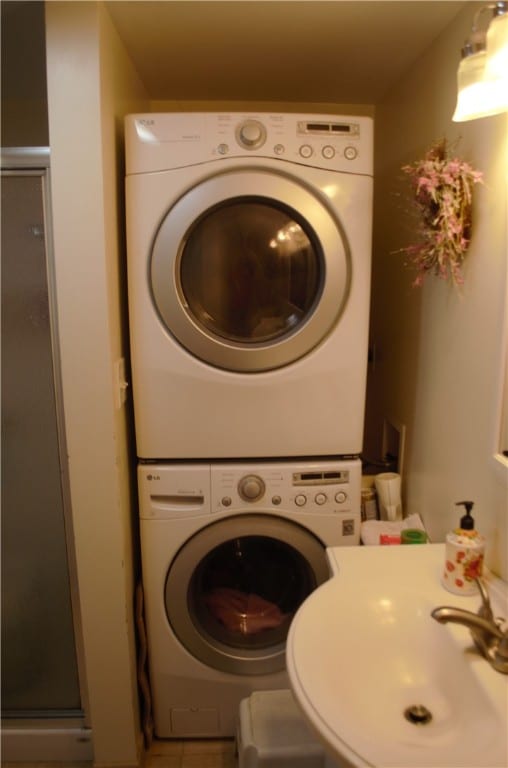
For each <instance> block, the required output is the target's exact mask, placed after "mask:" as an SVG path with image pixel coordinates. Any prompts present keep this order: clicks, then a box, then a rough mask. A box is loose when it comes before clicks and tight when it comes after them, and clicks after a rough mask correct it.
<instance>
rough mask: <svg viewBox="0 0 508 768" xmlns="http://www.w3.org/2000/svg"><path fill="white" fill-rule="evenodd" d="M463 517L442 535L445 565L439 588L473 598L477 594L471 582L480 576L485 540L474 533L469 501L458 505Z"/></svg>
mask: <svg viewBox="0 0 508 768" xmlns="http://www.w3.org/2000/svg"><path fill="white" fill-rule="evenodd" d="M457 506H463V507H465V510H466V514H465V515H463V517H461V518H460V527H459V528H455V530H453V531H450V532H449V533H448V534H447V535H446V542H445V565H444V570H443V577H442V580H441V581H442V584H443V586H444V587H445V588H446V589H447V590H449V591H450V592H454V593H455V594H456V595H474V594H476V593H477V592H478V587H477V586H476V583H475V579H476V578H478V577H479V576H481V575H482V572H483V559H484V555H485V539H484V537H483V536H481V535H480V534H479V533H478V531H477V530H476V529H475V525H474V519H473V517H472V515H471V510H472V509H473V502H472V501H458V502H457Z"/></svg>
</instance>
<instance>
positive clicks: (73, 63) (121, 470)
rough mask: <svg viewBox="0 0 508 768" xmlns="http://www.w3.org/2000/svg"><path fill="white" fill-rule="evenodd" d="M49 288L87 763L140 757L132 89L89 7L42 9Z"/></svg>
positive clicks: (122, 57) (106, 23) (115, 43)
mask: <svg viewBox="0 0 508 768" xmlns="http://www.w3.org/2000/svg"><path fill="white" fill-rule="evenodd" d="M46 12H47V17H46V21H47V30H46V34H47V50H48V56H47V69H48V107H49V130H50V145H51V163H52V207H53V218H54V252H55V266H56V292H57V301H58V321H59V329H60V345H61V347H60V351H61V364H62V378H63V394H64V410H65V418H66V430H67V446H68V452H69V473H70V485H71V505H72V517H73V527H74V533H75V542H76V560H77V571H78V582H79V597H80V607H81V614H82V623H83V640H84V650H85V666H86V678H87V683H88V697H89V715H90V721H91V726H92V730H93V743H94V752H95V764H96V765H97V766H102V765H112V764H121V765H122V766H128V765H135V764H137V760H138V753H139V731H140V725H139V712H138V705H137V693H136V675H135V642H134V630H133V603H134V586H135V584H134V579H135V576H134V573H135V568H134V558H133V541H134V531H135V512H134V507H133V504H132V503H131V478H130V472H131V470H130V466H131V465H130V463H129V449H128V429H129V427H128V423H129V422H128V413H127V410H126V407H125V406H122V407H120V406H119V403H118V401H117V391H116V387H115V376H114V364H115V361H117V360H118V359H119V358H120V357H121V356H125V355H126V354H127V353H126V349H127V340H126V334H125V331H124V329H123V324H122V319H123V317H124V314H125V311H124V307H123V300H122V298H121V297H122V296H123V294H124V291H123V286H122V278H121V275H122V274H123V273H124V268H123V258H124V249H123V243H122V237H121V235H120V234H119V233H120V232H122V231H123V225H122V217H123V213H122V210H121V208H120V200H121V195H120V194H119V191H120V186H121V183H122V178H123V166H122V163H121V157H122V149H121V144H120V135H121V117H122V115H123V114H124V113H125V112H128V111H131V110H132V109H146V105H147V102H146V101H145V100H144V90H143V87H142V85H141V83H140V82H139V79H138V77H137V74H136V72H135V71H134V70H133V68H132V66H131V64H130V61H129V59H128V57H127V55H126V53H125V51H124V50H123V48H122V46H121V44H120V42H119V40H118V38H117V35H116V32H115V30H114V28H113V27H112V25H111V23H110V20H109V16H108V15H107V13H106V12H105V11H104V9H103V8H102V6H100V5H97V4H96V3H80V2H73V3H68V2H50V3H48V4H47V9H46Z"/></svg>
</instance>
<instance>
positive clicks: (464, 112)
mask: <svg viewBox="0 0 508 768" xmlns="http://www.w3.org/2000/svg"><path fill="white" fill-rule="evenodd" d="M485 62H486V53H485V51H477V52H476V53H472V54H470V55H469V56H466V57H465V58H464V59H462V60H461V62H460V64H459V69H458V72H457V87H458V95H457V105H456V107H455V112H454V114H453V117H452V120H453V121H454V122H455V123H462V122H464V121H466V120H475V119H476V118H478V117H486V116H487V115H493V114H495V113H496V111H497V110H496V106H495V103H494V96H493V93H492V88H491V85H490V83H489V82H488V81H487V80H486V79H485Z"/></svg>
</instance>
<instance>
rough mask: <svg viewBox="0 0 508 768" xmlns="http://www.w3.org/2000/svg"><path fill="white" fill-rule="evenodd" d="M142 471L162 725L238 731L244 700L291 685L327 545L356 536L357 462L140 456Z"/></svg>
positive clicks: (144, 545)
mask: <svg viewBox="0 0 508 768" xmlns="http://www.w3.org/2000/svg"><path fill="white" fill-rule="evenodd" d="M138 481H139V493H140V517H141V520H140V526H141V554H142V571H143V587H144V596H145V609H146V622H147V635H148V651H149V663H150V679H151V689H152V696H153V708H154V719H155V730H156V734H157V735H158V736H159V737H217V736H233V735H234V732H235V726H236V723H237V719H238V707H239V703H240V701H241V699H242V698H245V697H246V696H249V695H250V693H252V691H254V690H264V689H272V688H285V687H288V680H287V676H286V671H285V645H286V635H287V632H288V629H289V625H290V623H291V620H292V617H293V615H294V613H295V612H296V610H297V609H298V608H299V606H300V605H301V603H302V602H303V600H304V599H305V598H306V597H307V596H308V595H309V594H310V593H311V592H312V591H313V589H314V588H315V587H316V586H318V585H319V584H321V583H322V582H323V581H325V580H326V579H327V578H328V576H329V571H328V565H327V561H326V556H325V548H326V547H327V546H340V545H353V544H358V542H359V526H360V486H361V465H360V461H359V460H358V459H355V460H350V461H326V462H323V461H320V462H305V463H303V462H302V463H296V462H295V463H289V462H283V461H281V462H277V461H271V462H266V463H252V464H251V463H249V464H242V463H230V464H207V463H199V462H196V463H193V464H189V463H181V464H180V463H176V464H174V465H170V464H142V465H140V466H139V468H138Z"/></svg>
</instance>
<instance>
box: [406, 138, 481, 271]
mask: <svg viewBox="0 0 508 768" xmlns="http://www.w3.org/2000/svg"><path fill="white" fill-rule="evenodd" d="M449 151H450V149H449V146H448V142H447V140H446V139H441V140H440V141H438V142H436V143H435V144H434V145H433V146H432V147H431V148H430V149H429V151H428V152H427V153H426V154H425V156H424V158H423V160H418V161H416V162H414V163H412V164H411V165H404V166H402V170H403V171H404V173H407V174H408V176H409V177H410V180H411V187H412V190H413V195H414V197H413V201H414V204H415V207H416V210H417V214H418V229H417V234H418V240H417V242H416V243H415V244H414V245H408V246H406V247H405V248H402V249H401V250H402V253H405V254H406V256H407V257H408V259H409V261H410V263H411V264H412V266H413V267H414V268H415V269H416V278H415V280H414V282H413V285H415V286H420V285H422V284H423V282H424V280H425V278H426V277H427V275H429V274H434V275H436V276H437V277H439V278H441V279H443V280H451V281H452V282H453V284H454V285H456V286H459V285H461V284H462V283H463V282H464V278H463V275H462V269H461V267H462V262H463V261H464V257H465V254H466V251H467V249H468V246H469V242H470V240H471V211H472V199H473V187H474V185H475V184H478V183H479V182H482V173H481V172H480V171H475V170H473V168H472V167H471V165H469V163H466V162H464V161H463V160H459V159H458V158H457V157H450V156H449Z"/></svg>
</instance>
